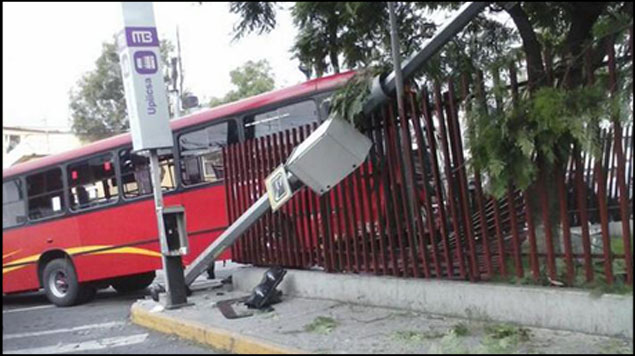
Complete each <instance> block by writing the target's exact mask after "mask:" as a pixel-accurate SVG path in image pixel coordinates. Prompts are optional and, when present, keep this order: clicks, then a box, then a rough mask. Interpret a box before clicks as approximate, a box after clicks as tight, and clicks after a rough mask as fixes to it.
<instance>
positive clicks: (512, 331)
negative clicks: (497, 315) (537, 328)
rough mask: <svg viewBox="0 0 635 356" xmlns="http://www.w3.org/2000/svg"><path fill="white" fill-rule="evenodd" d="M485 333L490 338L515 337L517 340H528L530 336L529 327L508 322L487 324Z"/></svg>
mask: <svg viewBox="0 0 635 356" xmlns="http://www.w3.org/2000/svg"><path fill="white" fill-rule="evenodd" d="M485 333H486V334H487V335H488V336H490V337H491V338H492V339H504V338H509V337H517V339H518V341H528V340H529V337H530V333H529V329H526V328H523V327H519V326H515V325H510V324H494V325H487V326H486V327H485Z"/></svg>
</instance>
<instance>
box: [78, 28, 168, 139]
mask: <svg viewBox="0 0 635 356" xmlns="http://www.w3.org/2000/svg"><path fill="white" fill-rule="evenodd" d="M115 43H116V40H113V41H112V42H107V43H103V45H102V53H101V55H100V56H99V58H98V59H97V61H96V62H95V66H96V68H95V69H94V70H93V71H90V72H88V73H86V74H85V75H84V76H83V77H82V78H81V79H80V80H79V81H78V83H77V87H76V88H75V89H72V90H71V91H70V92H69V96H70V104H69V106H70V111H71V120H72V125H71V129H72V131H73V133H74V134H75V135H77V136H78V137H79V138H80V139H81V140H82V141H88V142H91V141H95V140H99V139H102V138H106V137H110V136H113V135H116V134H120V133H124V132H127V131H128V130H129V128H130V123H129V121H128V114H127V110H126V100H125V94H124V89H123V82H122V79H121V67H120V65H119V55H118V54H117V46H116V44H115ZM173 50H174V46H172V44H171V43H170V42H168V41H166V40H162V41H161V60H162V62H163V66H164V67H165V66H167V58H168V55H169V53H170V52H171V51H173ZM164 80H165V82H166V85H167V82H168V81H169V77H166V78H164Z"/></svg>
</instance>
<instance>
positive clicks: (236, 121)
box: [2, 72, 354, 306]
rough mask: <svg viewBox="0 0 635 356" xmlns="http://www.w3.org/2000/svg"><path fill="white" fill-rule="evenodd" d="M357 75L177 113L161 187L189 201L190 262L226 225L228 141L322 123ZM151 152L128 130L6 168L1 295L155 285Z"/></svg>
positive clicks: (88, 293)
mask: <svg viewBox="0 0 635 356" xmlns="http://www.w3.org/2000/svg"><path fill="white" fill-rule="evenodd" d="M353 74H354V72H346V73H341V74H337V75H333V76H329V77H325V78H320V79H314V80H310V81H307V82H305V83H303V84H299V85H295V86H292V87H289V88H285V89H281V90H276V91H272V92H269V93H265V94H261V95H258V96H254V97H251V98H248V99H244V100H241V101H238V102H235V103H231V104H226V105H223V106H220V107H217V108H213V109H209V110H205V111H201V112H198V113H195V114H192V115H189V116H186V117H183V118H180V119H177V120H173V121H171V122H170V126H171V128H172V131H173V135H174V142H175V145H174V147H173V148H171V149H165V150H162V151H161V150H160V151H159V155H160V166H161V171H162V172H161V173H162V188H163V192H164V203H165V205H166V206H170V205H182V206H184V207H185V210H186V214H187V232H188V237H189V244H190V253H189V254H188V255H186V256H184V263H185V264H189V263H190V262H191V261H193V260H194V259H195V258H196V257H197V256H198V255H199V254H200V253H201V251H203V250H204V249H205V248H206V247H207V246H208V245H209V244H210V243H211V242H213V241H214V239H215V238H217V237H218V236H219V235H220V234H221V233H222V232H223V231H224V230H225V229H226V228H227V225H228V217H227V210H226V206H227V204H226V201H225V200H226V198H225V191H224V183H223V177H224V172H223V162H222V147H224V146H226V145H228V144H232V143H235V142H242V141H244V140H249V139H252V138H257V137H262V136H266V135H269V134H272V133H275V132H279V131H283V130H287V129H289V128H292V127H297V126H301V125H306V124H309V123H313V122H322V121H323V120H325V119H326V115H327V111H328V108H327V106H328V104H327V102H328V101H327V99H328V97H329V96H330V94H332V92H333V91H334V90H335V89H337V88H339V87H341V86H342V85H343V84H344V83H345V82H346V81H347V80H348V79H349V78H350V77H351V76H352V75H353ZM148 161H149V160H148V158H147V157H146V156H144V155H141V154H136V153H133V152H132V141H131V136H130V134H122V135H118V136H114V137H111V138H107V139H104V140H101V141H97V142H94V143H91V144H89V145H86V146H84V147H81V148H78V149H75V150H71V151H68V152H64V153H60V154H56V155H51V156H47V157H44V158H41V159H38V160H34V161H29V162H26V163H22V164H18V165H16V166H13V167H10V168H8V169H6V170H3V172H2V193H3V194H2V290H3V294H9V293H17V292H25V291H33V290H39V289H40V288H43V289H44V291H45V293H46V296H47V298H48V299H49V300H50V301H51V302H52V303H54V304H56V305H59V306H68V305H73V304H77V303H81V302H84V301H87V300H89V299H90V298H91V297H92V296H94V295H95V292H96V290H97V289H99V288H104V287H108V286H113V287H114V288H115V289H116V290H117V291H130V290H135V289H143V288H145V287H147V286H148V285H149V284H150V283H151V282H152V280H153V279H154V277H155V270H157V269H160V268H161V255H160V252H159V251H160V248H159V242H158V237H157V236H156V220H155V214H154V201H153V195H152V185H151V182H150V175H149V162H148ZM222 258H224V259H229V258H231V256H230V254H229V252H226V253H225V254H224V256H222Z"/></svg>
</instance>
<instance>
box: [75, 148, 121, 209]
mask: <svg viewBox="0 0 635 356" xmlns="http://www.w3.org/2000/svg"><path fill="white" fill-rule="evenodd" d="M112 178H115V167H114V160H113V156H112V154H110V153H108V154H105V155H101V156H97V157H92V158H89V159H88V160H85V161H81V162H78V163H74V164H70V165H69V166H68V187H69V194H70V196H69V201H70V203H71V210H79V209H85V208H89V207H93V206H97V205H102V204H108V203H113V202H114V201H115V200H116V198H114V199H113V197H117V195H118V194H119V188H118V186H117V184H116V179H112ZM113 183H114V184H113Z"/></svg>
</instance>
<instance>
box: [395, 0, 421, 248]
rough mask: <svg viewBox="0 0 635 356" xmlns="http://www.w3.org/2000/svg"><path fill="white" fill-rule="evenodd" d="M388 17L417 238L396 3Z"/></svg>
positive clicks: (411, 220)
mask: <svg viewBox="0 0 635 356" xmlns="http://www.w3.org/2000/svg"><path fill="white" fill-rule="evenodd" d="M388 15H389V17H390V44H391V47H392V59H393V65H394V71H395V84H396V89H397V109H398V111H399V119H400V121H401V133H402V137H401V149H402V151H403V154H402V157H403V166H404V175H405V176H406V191H407V193H406V196H405V197H404V198H405V199H406V201H407V202H408V218H409V219H408V223H409V230H410V233H411V234H412V236H416V233H415V232H416V230H415V229H416V226H417V224H416V223H415V221H416V216H417V214H415V204H414V199H416V197H417V192H416V190H415V187H414V182H413V179H412V177H413V175H412V160H411V155H410V151H411V150H412V148H411V143H410V140H409V139H408V137H410V136H409V135H408V132H409V131H410V127H409V126H408V120H406V111H405V110H404V104H403V76H402V73H401V53H400V50H399V34H398V33H397V18H396V16H395V3H394V2H388Z"/></svg>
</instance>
